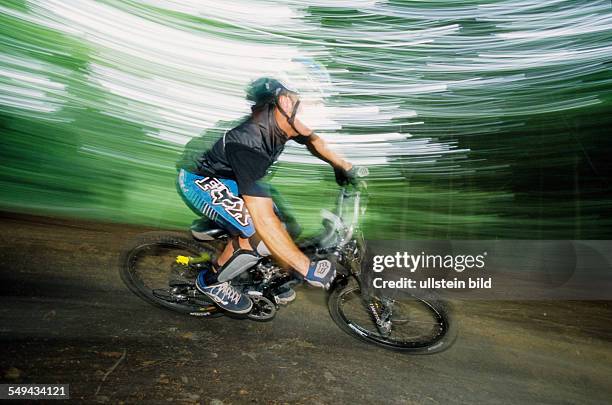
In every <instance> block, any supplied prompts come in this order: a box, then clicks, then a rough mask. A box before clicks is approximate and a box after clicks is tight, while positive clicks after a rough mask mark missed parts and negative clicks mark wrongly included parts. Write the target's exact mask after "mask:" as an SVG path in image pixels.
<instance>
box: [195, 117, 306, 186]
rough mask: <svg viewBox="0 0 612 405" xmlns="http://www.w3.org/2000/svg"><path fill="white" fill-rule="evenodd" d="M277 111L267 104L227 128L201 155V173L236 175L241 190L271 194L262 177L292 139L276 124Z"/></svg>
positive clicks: (220, 175) (301, 137)
mask: <svg viewBox="0 0 612 405" xmlns="http://www.w3.org/2000/svg"><path fill="white" fill-rule="evenodd" d="M273 112H274V106H272V105H266V106H263V107H262V108H260V109H258V110H256V111H253V114H252V115H251V116H250V117H249V118H248V119H247V120H246V121H244V122H243V123H242V124H240V125H238V126H237V127H235V128H234V129H232V130H230V131H227V132H226V133H225V134H224V135H223V136H222V137H221V138H220V139H219V140H218V141H217V142H216V143H215V144H214V145H213V146H212V148H210V149H209V150H208V151H206V152H205V153H204V154H202V155H201V156H200V157H199V158H198V159H197V162H196V163H197V167H198V170H197V172H198V174H201V175H205V176H215V177H222V178H230V179H234V180H236V182H237V183H238V190H239V192H240V194H245V195H250V196H258V197H269V196H270V195H269V193H268V191H267V190H266V187H265V186H263V185H261V184H258V180H260V179H261V178H263V177H264V176H265V175H266V173H267V171H268V169H269V168H270V166H271V165H272V164H274V162H276V160H277V159H278V157H279V155H280V154H281V153H282V151H283V149H284V148H285V143H286V142H287V140H288V139H289V138H288V137H287V135H286V134H285V132H284V131H283V130H281V129H280V128H279V127H278V125H277V124H276V120H275V119H274V114H273ZM292 139H293V140H295V141H296V142H298V143H301V144H304V143H306V142H308V137H307V136H298V137H294V138H292Z"/></svg>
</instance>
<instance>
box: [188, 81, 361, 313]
mask: <svg viewBox="0 0 612 405" xmlns="http://www.w3.org/2000/svg"><path fill="white" fill-rule="evenodd" d="M248 98H249V99H250V100H251V101H253V102H254V103H255V105H254V106H253V107H252V111H251V114H250V115H249V117H248V118H247V119H246V120H245V121H244V122H242V123H241V124H240V125H238V126H236V127H235V128H233V129H231V130H229V131H227V132H225V134H224V135H223V136H222V137H221V138H220V139H219V140H217V141H216V143H215V144H214V145H213V146H212V147H211V148H209V149H208V150H206V151H200V152H199V153H196V154H195V156H194V159H193V160H194V162H193V163H194V164H193V165H191V167H192V169H191V170H186V169H185V168H181V169H180V171H179V179H178V183H179V188H180V191H181V193H182V195H183V197H184V198H185V200H186V202H187V203H188V205H190V206H191V208H192V209H194V210H196V211H197V212H199V213H201V214H203V215H205V216H206V217H208V218H210V219H211V220H213V221H215V222H216V223H217V224H219V225H220V226H222V227H223V228H225V229H226V230H227V231H228V232H229V233H230V234H231V235H232V236H233V238H232V239H231V240H230V241H229V242H228V244H227V245H226V247H225V249H224V250H223V252H222V253H221V255H220V256H219V257H218V258H217V260H216V263H213V266H212V269H210V270H202V271H201V272H200V273H199V274H198V276H197V278H196V288H197V289H198V290H199V291H200V292H202V293H203V294H206V295H207V296H209V297H210V298H211V299H213V300H214V301H215V302H216V303H217V305H218V306H219V307H221V308H223V309H225V310H226V311H229V312H234V313H248V312H249V311H250V310H251V307H252V305H253V303H252V301H251V299H250V298H249V297H248V296H247V295H245V294H243V293H242V292H241V291H239V290H237V289H236V288H234V287H233V286H232V285H231V283H230V280H231V279H233V278H234V277H236V276H238V275H239V274H241V273H242V272H243V271H245V270H247V269H249V268H250V267H252V266H253V265H255V264H257V262H258V261H259V260H260V259H261V258H262V257H263V256H268V255H270V254H272V255H274V257H275V258H276V259H277V260H279V261H280V262H282V263H284V264H285V265H287V266H288V267H290V268H292V269H294V270H295V271H297V272H298V273H299V274H300V275H302V277H303V278H304V279H305V280H306V281H307V282H308V283H309V284H311V285H315V286H318V287H323V288H326V289H327V288H329V286H330V285H331V282H332V281H333V279H334V277H335V275H336V269H335V266H334V264H333V263H332V262H330V261H329V260H315V261H312V262H311V260H310V259H309V258H308V257H307V256H306V255H305V254H303V253H302V252H301V251H300V250H299V249H298V247H297V246H296V245H295V243H294V242H293V240H292V238H291V236H290V234H289V232H288V230H287V226H286V224H283V222H282V218H283V215H282V212H279V210H278V208H277V206H276V204H275V203H274V201H273V199H272V197H271V193H270V189H269V187H266V185H264V184H260V183H259V182H258V181H259V180H260V179H262V178H263V177H264V176H265V175H266V172H267V170H268V168H269V167H270V166H271V165H272V164H273V163H274V162H275V161H276V160H277V158H278V157H279V155H280V154H281V153H282V151H283V149H284V147H285V143H286V142H287V141H288V140H290V139H291V140H294V141H296V142H298V143H300V144H303V145H306V147H307V148H308V150H309V151H310V153H312V154H313V155H314V156H316V157H318V158H319V159H321V160H323V161H325V162H327V163H329V164H330V165H331V166H332V167H333V168H334V171H335V174H336V181H338V183H339V184H341V185H345V184H347V183H348V182H349V181H351V180H352V179H353V178H354V177H355V173H356V168H354V167H353V165H352V164H350V163H349V162H347V161H345V160H343V159H342V158H341V157H340V156H338V155H337V154H336V153H335V152H333V151H332V150H331V149H329V148H328V147H327V144H326V143H325V141H324V140H323V139H322V138H320V137H318V136H317V135H316V134H314V132H313V131H312V130H310V129H309V128H308V127H307V126H306V125H304V124H303V123H302V122H301V121H300V120H299V118H298V112H299V111H300V99H299V95H298V92H297V91H295V90H294V89H291V88H290V87H289V86H287V85H286V84H283V83H281V82H280V81H278V80H275V79H270V78H261V79H258V80H256V81H254V82H253V83H251V86H250V91H249V94H248ZM194 235H196V234H195V233H194ZM196 236H197V235H196ZM287 293H288V294H287ZM294 297H295V292H293V290H289V291H287V292H286V293H285V298H288V299H287V301H289V300H291V299H293V298H294Z"/></svg>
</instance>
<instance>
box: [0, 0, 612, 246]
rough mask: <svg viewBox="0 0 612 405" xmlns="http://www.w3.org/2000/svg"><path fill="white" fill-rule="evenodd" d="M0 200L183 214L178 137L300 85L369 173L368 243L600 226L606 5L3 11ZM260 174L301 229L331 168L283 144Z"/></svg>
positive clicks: (603, 217)
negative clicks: (251, 92)
mask: <svg viewBox="0 0 612 405" xmlns="http://www.w3.org/2000/svg"><path fill="white" fill-rule="evenodd" d="M0 13H1V15H0V22H1V24H2V28H1V32H0V47H1V53H0V125H1V128H2V137H1V139H0V166H1V174H0V208H2V209H4V210H9V211H23V212H32V213H42V214H52V215H63V216H76V217H85V218H94V219H101V220H110V221H120V222H129V223H140V224H149V225H153V226H171V227H175V226H176V227H184V226H185V225H186V224H188V223H189V222H190V220H191V219H192V218H193V214H192V213H191V212H190V211H189V210H188V209H187V208H186V207H185V206H184V205H183V203H182V201H181V200H180V198H179V197H178V195H177V194H176V190H175V186H174V181H175V163H176V161H177V160H178V159H179V157H180V155H181V152H182V148H183V145H185V144H186V143H187V142H189V141H190V140H191V139H192V138H194V137H199V136H201V135H202V134H204V136H205V138H206V141H207V142H212V141H214V137H215V135H214V134H218V133H219V131H220V130H223V129H227V128H229V127H231V126H232V125H234V124H236V122H238V121H239V120H240V119H241V117H243V116H244V115H246V114H248V112H249V104H248V102H247V101H246V99H245V88H246V86H247V85H248V83H249V82H250V81H251V80H253V79H255V78H257V77H260V76H264V75H269V76H276V77H279V78H281V79H288V80H291V81H292V82H293V83H295V84H296V85H297V87H298V88H299V90H300V92H301V93H302V98H303V100H304V104H305V106H306V111H305V112H306V113H307V114H308V115H307V117H306V120H307V122H308V123H309V124H311V126H312V127H313V128H314V129H316V130H317V131H318V133H319V134H320V135H321V136H323V137H324V138H325V139H326V140H327V141H328V142H329V143H330V144H331V145H332V146H333V147H334V148H336V149H337V150H339V151H340V152H342V153H343V154H344V155H346V156H347V157H348V158H349V159H350V160H351V161H353V162H355V163H357V164H362V165H367V166H369V167H370V168H371V172H372V179H371V181H370V184H369V192H370V204H369V215H368V217H367V223H366V225H367V226H366V229H367V232H368V235H370V236H372V237H378V238H386V239H390V238H394V237H398V238H399V237H401V238H411V237H414V238H429V237H431V238H446V237H448V238H528V239H538V238H609V236H610V235H609V231H606V230H607V229H612V228H611V227H610V225H612V223H611V222H612V220H611V218H610V216H609V214H606V209H607V211H609V212H612V210H610V208H612V207H611V205H612V200H611V198H612V197H611V195H612V193H611V191H612V190H611V186H610V177H611V176H610V165H609V164H608V159H609V155H610V152H611V150H610V149H611V148H610V144H611V141H610V137H609V135H608V133H607V132H608V131H609V128H610V127H611V126H612V125H611V124H612V122H611V121H612V115H611V114H610V107H611V103H612V94H611V89H612V73H611V69H610V63H611V62H610V61H611V60H612V10H611V5H610V2H609V0H601V1H599V0H589V1H575V0H571V1H569V0H549V1H536V0H508V1H492V0H482V1H473V0H466V1H462V2H452V1H448V2H442V1H438V2H412V1H365V0H363V1H340V0H336V1H334V0H329V1H327V0H326V1H316V2H312V1H310V2H305V1H287V2H272V1H263V0H260V1H235V2H223V1H211V0H206V1H202V0H191V1H170V0H131V1H111V0H107V1H91V0H82V1H78V2H69V1H60V0H45V1H42V0H41V1H18V0H9V1H4V2H2V5H0ZM278 166H279V169H280V170H276V173H275V174H274V176H273V178H272V179H271V182H272V183H273V184H275V185H276V186H277V187H278V188H279V189H280V191H281V192H283V194H284V195H285V196H286V198H287V199H288V201H289V203H292V205H293V206H294V208H295V210H296V214H297V216H298V218H299V219H300V220H301V221H302V222H303V224H304V225H305V227H306V229H307V230H309V231H312V230H314V228H315V227H316V226H317V224H318V221H319V217H318V213H319V210H320V209H321V208H324V207H327V206H328V205H329V204H330V203H331V199H332V198H333V195H334V191H335V186H334V183H333V181H332V179H333V176H332V174H331V171H330V169H329V168H327V167H325V166H323V165H322V164H321V162H319V161H317V160H316V159H314V158H312V157H311V156H310V155H309V154H308V153H307V152H306V151H305V150H304V149H303V148H302V147H298V146H297V145H295V144H293V143H290V145H289V146H288V148H287V149H286V153H285V154H284V155H283V156H282V158H281V161H280V162H279V163H278Z"/></svg>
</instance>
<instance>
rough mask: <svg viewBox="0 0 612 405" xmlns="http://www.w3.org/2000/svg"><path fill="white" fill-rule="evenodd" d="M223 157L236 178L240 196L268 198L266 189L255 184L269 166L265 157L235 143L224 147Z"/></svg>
mask: <svg viewBox="0 0 612 405" xmlns="http://www.w3.org/2000/svg"><path fill="white" fill-rule="evenodd" d="M225 155H226V156H227V160H228V161H229V164H230V166H232V170H233V171H234V175H235V176H236V182H237V183H238V191H240V194H245V195H250V196H254V197H270V194H269V193H268V191H267V190H266V188H265V187H263V186H262V185H261V184H258V183H257V181H258V180H260V179H261V178H263V177H264V176H265V175H266V170H268V167H269V166H270V163H269V160H268V157H267V156H266V155H264V154H263V153H261V152H258V151H256V150H253V149H251V148H249V147H248V146H245V145H242V144H240V143H236V142H230V143H228V144H226V145H225Z"/></svg>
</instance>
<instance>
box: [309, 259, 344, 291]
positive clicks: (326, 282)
mask: <svg viewBox="0 0 612 405" xmlns="http://www.w3.org/2000/svg"><path fill="white" fill-rule="evenodd" d="M334 278H336V266H335V265H334V263H333V262H331V261H329V260H317V261H314V262H311V263H310V267H309V268H308V273H307V274H306V276H305V277H304V279H305V280H306V281H307V282H308V284H310V285H314V286H316V287H323V288H325V289H326V290H329V287H330V286H331V283H332V281H334Z"/></svg>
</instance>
